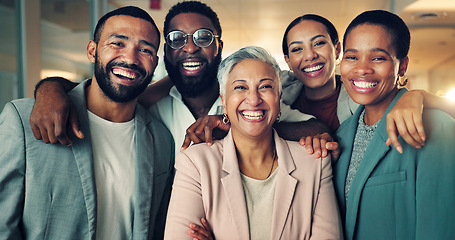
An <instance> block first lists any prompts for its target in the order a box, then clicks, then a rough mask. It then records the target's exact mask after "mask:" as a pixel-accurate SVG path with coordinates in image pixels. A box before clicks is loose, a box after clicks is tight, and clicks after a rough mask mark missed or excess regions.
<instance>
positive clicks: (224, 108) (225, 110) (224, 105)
mask: <svg viewBox="0 0 455 240" xmlns="http://www.w3.org/2000/svg"><path fill="white" fill-rule="evenodd" d="M220 98H221V102H222V103H223V113H224V114H227V109H226V102H225V101H224V97H223V96H222V95H220Z"/></svg>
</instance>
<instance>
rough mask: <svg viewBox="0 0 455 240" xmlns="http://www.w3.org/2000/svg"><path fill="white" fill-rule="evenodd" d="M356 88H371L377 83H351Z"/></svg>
mask: <svg viewBox="0 0 455 240" xmlns="http://www.w3.org/2000/svg"><path fill="white" fill-rule="evenodd" d="M353 83H354V85H355V86H356V87H359V88H372V87H374V86H376V85H378V83H377V82H365V81H354V82H353Z"/></svg>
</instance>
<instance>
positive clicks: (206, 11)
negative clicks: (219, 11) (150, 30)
mask: <svg viewBox="0 0 455 240" xmlns="http://www.w3.org/2000/svg"><path fill="white" fill-rule="evenodd" d="M181 13H197V14H201V15H203V16H206V17H207V18H209V19H210V21H212V24H213V27H215V30H216V31H217V32H216V33H215V34H216V35H219V36H220V38H221V24H220V20H219V19H218V15H216V13H215V12H214V11H213V10H212V8H210V7H209V6H207V5H206V4H205V3H202V2H198V1H185V2H179V3H177V4H175V5H174V6H172V7H171V9H169V12H168V13H167V15H166V18H165V19H164V29H163V31H164V35H165V36H166V34H168V33H169V24H170V23H171V20H172V19H173V18H174V17H175V16H177V15H179V14H181Z"/></svg>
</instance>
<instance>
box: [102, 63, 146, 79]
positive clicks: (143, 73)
mask: <svg viewBox="0 0 455 240" xmlns="http://www.w3.org/2000/svg"><path fill="white" fill-rule="evenodd" d="M114 67H122V68H128V69H131V70H133V71H136V72H138V73H139V74H140V75H141V76H146V74H147V72H146V71H145V69H143V68H141V67H139V66H138V65H136V64H128V63H126V62H109V63H108V64H107V65H106V70H109V71H110V70H111V69H112V68H114Z"/></svg>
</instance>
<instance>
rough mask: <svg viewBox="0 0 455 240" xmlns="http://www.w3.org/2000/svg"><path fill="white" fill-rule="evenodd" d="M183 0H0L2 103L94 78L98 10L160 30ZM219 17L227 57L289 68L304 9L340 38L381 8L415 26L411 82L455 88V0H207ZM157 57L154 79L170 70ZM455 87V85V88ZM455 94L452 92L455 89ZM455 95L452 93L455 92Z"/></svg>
mask: <svg viewBox="0 0 455 240" xmlns="http://www.w3.org/2000/svg"><path fill="white" fill-rule="evenodd" d="M178 1H179V0H0V36H1V40H0V109H2V108H3V106H4V104H5V103H6V102H8V101H10V100H12V99H15V98H21V97H31V96H32V95H33V90H34V86H35V84H36V83H37V82H38V81H39V80H40V79H41V78H44V77H47V76H56V75H57V76H64V77H66V78H68V79H70V80H72V81H76V82H78V81H82V80H83V79H86V78H89V77H91V72H92V70H91V64H90V62H89V61H88V59H87V58H86V45H87V42H88V41H89V39H90V38H91V34H92V32H93V31H92V30H91V29H93V28H94V24H96V21H97V19H98V18H99V16H101V15H103V14H104V13H105V12H107V11H110V10H112V9H115V8H117V7H122V6H127V5H135V6H139V7H141V8H143V9H145V10H147V11H148V12H149V13H150V15H151V16H152V17H153V18H154V20H155V21H156V23H157V25H158V26H159V28H160V30H161V31H162V28H163V22H164V17H165V15H166V13H167V12H168V10H169V8H170V7H171V6H172V5H174V4H175V3H177V2H178ZM203 2H205V3H207V4H208V5H209V6H211V7H212V8H213V9H214V11H215V12H217V13H218V16H219V18H220V21H221V26H222V28H223V36H222V40H223V41H224V49H223V57H225V56H228V55H229V54H231V53H232V52H234V51H235V50H237V49H239V48H241V47H244V46H248V45H257V46H262V47H265V48H266V49H268V50H269V51H270V52H271V53H272V54H273V55H274V56H275V58H276V59H277V60H278V61H279V62H280V65H281V66H282V68H284V69H287V65H286V64H285V62H284V60H283V54H282V52H281V41H282V36H283V32H284V30H285V28H286V27H287V25H288V24H289V23H290V22H291V21H292V20H293V19H294V18H296V17H298V16H300V15H303V14H306V13H316V14H320V15H322V16H324V17H326V18H328V19H329V20H331V21H332V22H333V23H334V25H335V26H336V27H337V29H338V31H339V35H340V39H341V38H342V36H343V33H344V29H345V28H346V27H347V25H348V24H349V22H350V21H351V20H352V19H353V18H354V17H355V16H356V15H358V14H359V13H361V12H363V11H365V10H371V9H384V10H389V11H391V12H394V13H396V14H398V15H400V16H401V17H402V18H403V19H404V20H405V22H406V23H407V24H408V26H409V27H410V29H411V37H412V40H411V50H410V54H409V57H410V64H409V70H408V73H407V77H408V79H409V83H408V87H409V88H411V89H425V90H427V91H429V92H431V93H433V94H437V95H440V96H445V95H447V94H449V91H450V90H452V89H455V0H205V1H203ZM159 55H160V57H161V59H160V64H159V66H158V67H157V70H156V71H155V79H160V78H162V77H163V76H165V75H166V71H165V68H164V65H163V62H162V56H163V51H162V48H161V49H160V51H159ZM452 91H455V90H452ZM454 95H455V93H454ZM454 98H455V97H454Z"/></svg>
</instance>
